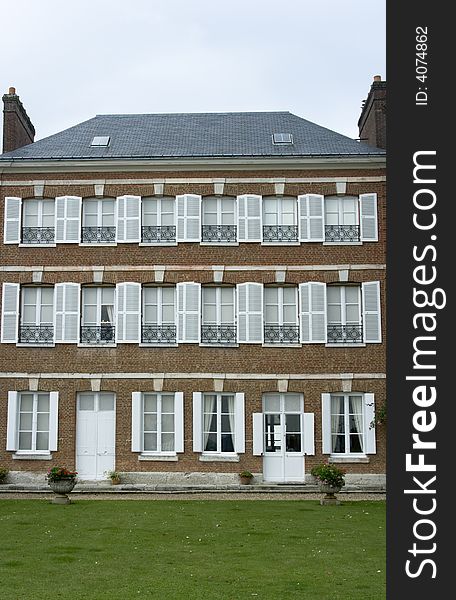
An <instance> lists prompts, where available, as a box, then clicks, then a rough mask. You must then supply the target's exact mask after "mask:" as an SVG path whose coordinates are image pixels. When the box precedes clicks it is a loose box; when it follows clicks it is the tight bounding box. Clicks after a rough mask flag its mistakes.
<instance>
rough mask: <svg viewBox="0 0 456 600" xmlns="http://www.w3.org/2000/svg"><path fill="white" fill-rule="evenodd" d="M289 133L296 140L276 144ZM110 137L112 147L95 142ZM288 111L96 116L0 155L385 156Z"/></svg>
mask: <svg viewBox="0 0 456 600" xmlns="http://www.w3.org/2000/svg"><path fill="white" fill-rule="evenodd" d="M273 133H291V134H292V135H293V145H275V144H273V143H272V134H273ZM94 136H110V143H109V146H108V147H99V146H98V147H97V146H91V142H92V139H93V137H94ZM384 154H385V152H384V150H381V149H379V148H373V147H371V146H368V145H366V144H364V143H360V142H357V141H355V140H352V139H350V138H348V137H346V136H343V135H341V134H339V133H336V132H334V131H331V130H329V129H326V128H325V127H321V126H320V125H316V124H315V123H311V122H310V121H307V120H305V119H302V118H301V117H298V116H296V115H293V114H291V113H290V112H237V113H188V114H153V115H97V116H96V117H94V118H93V119H89V120H88V121H84V122H83V123H79V124H78V125H75V126H74V127H70V128H69V129H66V130H65V131H62V132H60V133H56V134H55V135H51V136H50V137H47V138H44V139H42V140H39V141H37V142H34V143H33V144H29V145H28V146H23V147H22V148H18V149H17V150H13V151H12V152H8V153H6V154H2V155H0V160H12V159H14V160H15V159H18V160H20V159H29V160H46V159H104V158H105V159H112V158H132V159H134V158H197V157H201V158H203V157H208V158H209V157H210V158H217V157H233V158H235V157H280V156H283V157H292V156H294V157H310V156H328V157H329V156H366V155H368V156H383V155H384Z"/></svg>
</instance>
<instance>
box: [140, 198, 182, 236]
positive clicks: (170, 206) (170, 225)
mask: <svg viewBox="0 0 456 600" xmlns="http://www.w3.org/2000/svg"><path fill="white" fill-rule="evenodd" d="M141 239H142V242H143V243H148V244H166V243H175V242H176V201H175V199H174V198H143V201H142V237H141Z"/></svg>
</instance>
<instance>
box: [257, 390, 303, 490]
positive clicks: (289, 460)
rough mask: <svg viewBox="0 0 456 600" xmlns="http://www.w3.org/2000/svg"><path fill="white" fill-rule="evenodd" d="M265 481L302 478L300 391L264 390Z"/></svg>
mask: <svg viewBox="0 0 456 600" xmlns="http://www.w3.org/2000/svg"><path fill="white" fill-rule="evenodd" d="M263 413H264V459H263V477H264V479H265V481H276V482H304V447H303V439H302V437H303V436H302V431H303V420H304V402H303V398H302V395H301V394H264V396H263Z"/></svg>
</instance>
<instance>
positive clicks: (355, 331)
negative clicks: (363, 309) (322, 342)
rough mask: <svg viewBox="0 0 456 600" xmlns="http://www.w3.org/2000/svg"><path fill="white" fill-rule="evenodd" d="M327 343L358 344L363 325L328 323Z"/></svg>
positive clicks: (361, 335) (360, 340) (361, 336)
mask: <svg viewBox="0 0 456 600" xmlns="http://www.w3.org/2000/svg"><path fill="white" fill-rule="evenodd" d="M327 341H328V344H360V343H362V341H363V326H362V325H361V324H355V325H331V324H328V339H327Z"/></svg>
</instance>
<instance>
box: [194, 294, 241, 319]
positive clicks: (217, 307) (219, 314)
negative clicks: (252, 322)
mask: <svg viewBox="0 0 456 600" xmlns="http://www.w3.org/2000/svg"><path fill="white" fill-rule="evenodd" d="M208 289H211V290H215V313H216V317H215V321H214V322H211V321H207V320H205V319H204V309H205V305H206V304H207V302H206V299H205V296H206V293H207V290H208ZM226 289H229V290H231V293H232V300H233V302H232V304H231V303H230V304H227V303H226V302H225V303H223V302H222V290H226ZM235 290H236V288H235V287H234V286H233V287H231V286H223V287H222V286H201V309H202V311H201V324H202V325H236V291H235ZM222 306H232V307H233V320H232V321H231V322H230V323H228V322H225V321H222Z"/></svg>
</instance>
